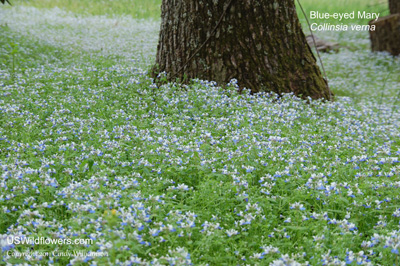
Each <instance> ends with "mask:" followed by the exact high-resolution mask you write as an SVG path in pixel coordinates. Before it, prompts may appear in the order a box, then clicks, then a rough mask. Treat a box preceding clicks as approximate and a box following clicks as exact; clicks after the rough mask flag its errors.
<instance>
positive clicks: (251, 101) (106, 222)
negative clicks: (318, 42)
mask: <svg viewBox="0 0 400 266" xmlns="http://www.w3.org/2000/svg"><path fill="white" fill-rule="evenodd" d="M121 1H122V0H121ZM66 2H68V1H66ZM318 3H319V2H318ZM32 4H34V3H32ZM337 8H340V7H339V6H338V7H337ZM35 11H36V10H35ZM0 12H2V13H1V15H2V16H3V15H4V17H6V18H10V17H11V18H13V15H15V14H16V15H15V17H18V16H22V15H21V14H23V15H24V16H26V18H27V19H28V21H31V20H33V19H34V18H32V16H37V13H35V12H32V9H29V8H25V9H24V7H22V8H20V10H18V9H12V8H4V9H2V10H0ZM24 12H25V13H24ZM40 12H42V13H40V14H41V15H43V20H41V23H42V24H41V23H33V24H32V25H29V27H26V24H25V23H24V22H21V23H19V24H18V23H15V24H14V25H13V27H11V26H10V27H6V26H2V27H1V30H0V87H1V90H0V93H1V97H0V169H1V175H0V240H1V241H0V244H1V245H2V246H1V247H0V253H1V252H4V250H7V249H8V248H11V250H13V251H19V252H23V251H26V250H27V249H29V251H33V252H34V251H42V252H50V253H51V252H52V251H54V250H56V249H58V250H59V251H60V252H67V251H74V250H76V251H85V252H88V251H97V250H99V249H102V250H105V251H107V252H108V255H109V257H101V256H97V257H91V258H89V257H88V258H86V257H84V258H83V257H82V258H81V257H77V258H75V257H65V256H64V257H63V256H59V257H51V256H44V257H43V258H36V257H34V256H31V257H26V258H15V257H12V258H10V257H8V256H6V255H5V253H1V254H0V255H1V256H2V263H3V262H4V263H6V264H7V263H9V264H23V263H28V264H32V265H38V264H40V263H41V264H43V265H47V264H49V263H52V264H54V265H67V264H73V263H76V264H78V265H79V264H80V265H86V264H92V263H97V265H117V264H118V262H117V260H119V262H121V263H126V264H129V263H128V261H130V262H131V264H138V263H139V262H138V261H139V260H141V261H142V262H141V263H142V264H145V265H150V264H151V263H153V264H157V263H158V264H162V265H168V264H173V263H175V265H190V263H192V264H193V265H205V264H210V265H238V264H241V263H242V264H243V263H245V264H250V265H256V264H258V265H270V264H272V265H274V264H273V263H274V261H275V265H282V263H283V262H284V263H286V265H298V264H296V262H294V261H297V262H298V263H302V265H320V264H334V263H336V264H339V263H340V264H344V263H346V262H347V263H348V264H349V265H359V264H364V265H368V261H367V260H370V264H373V265H375V264H380V265H395V264H396V263H398V259H399V256H398V254H397V253H398V252H399V250H398V243H400V233H399V232H398V228H399V227H398V225H399V219H400V211H399V209H400V199H399V193H398V190H399V187H400V185H399V184H400V163H399V160H398V157H399V155H400V141H399V138H398V137H399V136H400V122H399V121H400V114H399V112H398V108H397V105H396V104H397V102H396V101H395V98H396V97H397V96H398V93H399V88H398V83H399V82H400V80H399V78H400V77H399V76H398V75H395V74H394V73H399V72H400V64H399V59H398V58H393V57H391V56H389V55H387V54H384V53H379V54H371V53H370V52H369V50H368V49H369V47H368V43H367V42H366V41H365V40H367V36H366V35H365V33H359V34H352V33H343V34H342V36H341V39H342V40H344V41H346V42H347V43H348V44H349V45H351V44H354V47H352V49H342V50H341V51H339V52H338V53H337V54H324V55H323V60H324V62H326V68H327V72H328V77H329V78H330V82H331V86H332V88H333V90H334V92H335V94H336V95H337V99H336V101H335V102H329V103H324V102H322V101H311V102H309V103H306V102H304V101H302V100H300V99H298V98H295V97H293V96H292V95H285V96H284V97H282V98H278V97H276V95H272V94H271V95H266V94H264V95H257V96H254V95H249V94H247V93H243V94H241V95H240V94H238V93H237V90H236V89H237V88H236V84H235V82H231V83H230V84H229V86H227V87H226V88H221V87H218V86H215V84H213V83H212V82H206V81H199V80H194V81H193V82H192V83H191V84H190V85H185V86H182V85H179V84H175V83H165V82H162V81H165V80H163V77H162V75H161V76H160V81H161V82H160V83H161V84H160V85H159V86H157V84H154V83H153V81H152V80H151V78H149V76H148V74H147V72H146V71H143V70H141V69H139V63H138V62H137V61H133V62H132V60H131V59H132V54H133V53H134V52H138V51H136V50H138V49H139V48H136V46H135V48H132V47H131V50H128V52H127V53H125V54H124V53H121V54H119V53H118V52H119V51H116V50H115V49H114V50H111V51H107V53H105V52H104V51H98V50H87V49H86V48H87V46H85V43H84V42H83V41H82V40H87V39H85V38H88V39H89V37H88V35H89V33H90V32H88V31H85V30H82V29H81V28H79V25H76V24H73V23H71V25H74V27H75V28H74V27H73V26H71V25H63V26H64V28H63V29H64V30H65V31H63V33H68V32H72V33H73V34H71V35H74V36H75V39H73V41H70V42H68V40H66V39H63V38H62V37H64V36H60V35H59V32H60V31H59V29H57V30H53V28H52V27H50V26H54V25H49V24H48V23H47V22H46V21H53V22H54V23H55V22H58V21H57V19H61V22H63V23H66V24H67V22H71V21H73V22H74V18H76V17H75V14H69V15H65V14H64V13H62V15H64V16H60V17H56V18H55V17H54V15H53V12H51V11H46V10H41V11H40ZM32 13H33V15H31V16H30V14H32ZM29 16H30V17H29ZM88 17H90V16H88ZM150 17H152V16H150ZM24 18H25V17H24ZM79 19H82V17H79ZM43 21H44V22H43ZM87 21H89V22H90V20H85V22H87ZM95 21H96V23H99V24H101V23H104V24H105V25H106V26H104V27H99V28H96V30H95V33H96V36H101V35H102V34H103V35H106V36H111V34H112V33H113V32H114V31H115V28H114V27H109V26H108V25H110V24H107V23H109V21H110V19H107V18H97V17H96V18H95ZM121 21H123V22H124V23H121V24H125V26H121V28H118V30H121V31H125V30H127V29H130V28H131V25H132V24H131V23H137V21H136V20H134V19H126V20H121ZM16 22H18V21H16ZM135 25H137V24H135ZM139 26H142V27H140V29H141V30H143V31H146V30H147V31H148V32H150V33H151V34H156V31H154V30H153V28H156V27H157V25H153V26H152V25H151V24H146V21H142V24H139ZM124 27H125V28H124ZM152 27H153V28H152ZM29 30H31V31H29ZM43 32H44V33H43ZM127 32H129V31H127ZM32 33H33V34H32ZM35 33H36V34H35ZM39 33H42V35H40V34H39ZM71 35H68V36H71ZM43 36H44V37H43ZM151 36H153V35H151ZM151 36H150V37H149V39H148V40H147V42H148V45H153V46H155V45H156V42H155V41H154V39H156V38H151ZM55 37H56V38H55ZM328 37H329V35H328ZM334 37H335V38H336V37H337V36H336V35H335V36H334ZM131 38H132V36H115V38H113V39H112V41H114V42H116V43H128V44H130V43H129V41H130V39H131ZM89 40H90V42H88V43H89V44H90V46H95V47H100V44H104V42H105V40H106V41H107V39H105V38H100V37H98V39H94V38H92V39H89ZM79 41H82V42H79ZM135 41H136V42H138V43H140V42H141V40H140V39H139V38H138V39H135ZM360 42H361V43H362V45H358V46H356V45H355V44H356V43H360ZM121 47H122V46H121ZM138 47H142V46H138ZM143 50H144V48H143ZM146 51H148V50H146ZM111 52H114V54H112V53H111ZM139 52H142V51H139ZM124 56H125V57H124ZM143 57H148V58H150V59H153V58H154V50H150V52H147V53H144V54H143ZM387 73H393V74H392V75H387ZM384 83H385V88H384V94H382V92H381V88H382V85H383V84H384ZM21 232H23V233H24V234H26V235H29V236H31V237H49V238H51V239H54V238H56V239H65V238H72V239H86V238H88V237H89V236H90V237H91V238H92V239H94V244H93V245H87V246H85V245H73V246H71V245H61V246H59V245H52V244H49V245H34V246H29V245H16V247H9V246H8V245H5V244H6V243H5V241H4V236H5V235H7V236H10V235H18V234H20V233H21ZM278 251H279V252H278ZM285 254H288V255H285ZM73 259H74V261H72V260H73ZM51 261H52V262H51ZM339 261H340V262H339ZM307 262H308V263H307Z"/></svg>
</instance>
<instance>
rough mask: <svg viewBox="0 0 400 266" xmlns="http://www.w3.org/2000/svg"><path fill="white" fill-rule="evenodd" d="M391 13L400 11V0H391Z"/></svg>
mask: <svg viewBox="0 0 400 266" xmlns="http://www.w3.org/2000/svg"><path fill="white" fill-rule="evenodd" d="M389 10H390V14H396V13H400V0H389Z"/></svg>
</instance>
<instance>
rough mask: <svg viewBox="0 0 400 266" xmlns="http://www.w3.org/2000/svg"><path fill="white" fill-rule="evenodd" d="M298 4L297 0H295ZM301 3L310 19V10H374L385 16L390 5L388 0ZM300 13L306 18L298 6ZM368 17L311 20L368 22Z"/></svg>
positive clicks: (310, 1) (336, 22) (302, 1)
mask: <svg viewBox="0 0 400 266" xmlns="http://www.w3.org/2000/svg"><path fill="white" fill-rule="evenodd" d="M295 2H296V5H298V4H297V0H295ZM300 3H301V5H302V6H303V8H304V11H305V12H306V15H307V17H308V18H309V19H310V11H319V12H321V13H330V14H332V13H349V12H352V11H355V13H356V14H357V12H358V11H361V12H363V11H366V12H374V13H380V16H381V17H382V16H385V15H387V14H389V7H388V3H387V1H383V0H336V1H319V0H300ZM298 15H299V18H300V19H301V20H304V14H303V13H302V12H301V10H300V8H298ZM368 21H369V20H368V19H358V18H355V19H351V20H346V21H338V20H335V19H333V18H331V19H322V20H321V19H318V20H317V19H315V20H310V22H329V23H332V24H340V23H343V22H344V24H351V23H357V24H367V23H368Z"/></svg>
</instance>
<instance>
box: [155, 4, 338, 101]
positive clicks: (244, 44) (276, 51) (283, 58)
mask: <svg viewBox="0 0 400 266" xmlns="http://www.w3.org/2000/svg"><path fill="white" fill-rule="evenodd" d="M161 13H162V14H161V20H162V22H161V29H160V36H159V44H158V49H157V57H156V67H155V70H156V71H154V72H155V73H157V72H162V71H165V72H167V78H168V79H169V80H171V81H174V80H175V79H176V78H178V79H180V80H184V79H185V78H186V79H187V80H189V79H193V78H200V79H204V80H213V81H216V82H217V83H218V84H219V85H221V86H223V85H225V84H226V83H228V82H229V81H230V80H231V79H233V78H235V79H237V80H238V85H239V86H240V87H241V88H243V87H246V88H247V89H250V90H251V91H252V92H253V93H256V92H260V91H274V92H277V93H285V92H294V93H295V94H296V95H301V96H303V97H307V96H310V97H312V98H314V99H316V98H324V99H328V100H330V99H333V94H332V92H331V91H330V90H329V87H328V85H327V82H326V81H325V80H324V79H323V77H322V75H321V72H320V70H319V68H318V66H317V64H316V60H315V57H314V55H313V54H312V51H311V49H310V47H309V45H308V44H307V41H306V38H305V36H304V33H303V31H302V29H301V25H300V23H299V20H298V17H297V14H296V9H295V4H294V0H279V1H276V0H232V1H229V0H228V1H222V0H220V1H218V0H199V1H189V0H163V2H162V6H161Z"/></svg>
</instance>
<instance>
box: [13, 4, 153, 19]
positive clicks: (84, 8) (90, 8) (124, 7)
mask: <svg viewBox="0 0 400 266" xmlns="http://www.w3.org/2000/svg"><path fill="white" fill-rule="evenodd" d="M13 4H15V5H29V6H34V7H37V8H54V7H58V8H61V9H64V10H67V11H71V12H76V13H80V14H88V15H108V16H121V15H127V16H132V17H133V18H138V19H142V18H143V19H146V18H153V19H159V18H160V13H161V11H160V6H161V0H118V1H111V0H79V1H78V0H25V1H18V0H15V1H13Z"/></svg>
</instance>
